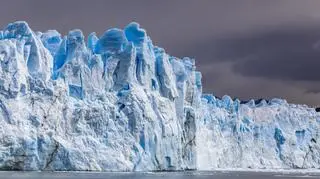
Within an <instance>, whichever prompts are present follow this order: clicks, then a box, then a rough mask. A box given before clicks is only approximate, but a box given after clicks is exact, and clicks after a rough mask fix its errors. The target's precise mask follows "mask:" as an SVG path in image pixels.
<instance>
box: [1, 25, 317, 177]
mask: <svg viewBox="0 0 320 179" xmlns="http://www.w3.org/2000/svg"><path fill="white" fill-rule="evenodd" d="M0 111H1V113H0V114H1V115H0V169H1V170H99V171H101V170H102V171H152V170H184V169H198V170H207V169H215V168H320V136H319V132H320V115H319V114H318V113H317V112H316V111H315V109H313V108H309V107H307V106H305V105H294V104H288V103H287V102H286V101H284V100H281V99H272V100H270V101H266V100H260V101H249V102H247V103H243V102H240V101H239V100H232V99H231V98H230V97H229V96H224V97H223V98H222V99H218V98H216V97H215V96H213V95H208V94H202V84H201V73H200V72H197V71H196V69H195V61H194V60H193V59H190V58H183V59H178V58H175V57H172V56H170V55H168V54H166V52H165V51H164V49H162V48H159V47H157V46H154V45H153V44H152V41H151V39H150V37H149V36H148V35H147V34H146V31H145V30H143V29H141V28H140V27H139V24H137V23H130V24H129V25H127V26H126V27H125V28H124V29H117V28H113V29H110V30H107V31H106V32H105V33H104V34H103V35H102V36H101V37H98V36H97V35H96V34H95V33H91V34H90V35H89V36H88V38H87V39H85V37H84V35H83V33H82V32H81V31H80V30H78V29H76V30H72V31H70V32H69V33H68V34H67V35H66V36H62V35H61V34H60V33H59V32H57V31H55V30H50V31H47V32H43V33H42V32H34V31H32V30H31V29H30V27H29V26H28V24H27V23H26V22H14V23H11V24H9V25H8V26H7V27H5V28H4V29H3V30H2V31H0Z"/></svg>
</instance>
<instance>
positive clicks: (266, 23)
mask: <svg viewBox="0 0 320 179" xmlns="http://www.w3.org/2000/svg"><path fill="white" fill-rule="evenodd" d="M319 7H320V0H135V1H133V0H114V1H112V0H86V1H85V0H54V1H45V0H1V6H0V25H1V27H5V26H6V25H7V24H8V23H9V22H13V21H16V20H25V21H27V22H28V23H29V25H30V26H31V28H32V29H33V30H34V31H46V30H48V29H57V30H58V31H59V32H61V33H62V34H66V33H67V32H68V31H69V30H71V29H74V28H79V29H82V30H83V32H84V33H85V34H88V33H90V32H93V31H95V32H97V33H98V34H102V33H103V32H104V31H105V30H107V29H108V28H111V27H120V28H123V27H124V26H125V25H126V24H128V23H129V22H131V21H136V22H138V23H140V24H141V26H142V27H143V28H145V29H146V30H147V32H148V35H149V36H151V38H152V40H153V42H154V44H155V45H157V46H161V47H163V48H165V49H166V51H167V52H168V53H169V54H171V55H173V56H177V57H184V56H189V57H192V58H195V59H196V64H197V69H198V70H200V71H201V72H202V74H203V85H204V92H208V93H209V92H210V93H214V94H215V95H217V96H222V95H224V94H229V95H230V96H232V97H233V98H236V97H237V98H240V99H243V100H246V99H250V98H272V97H281V98H286V99H287V100H288V101H289V102H294V103H306V104H309V105H312V106H313V105H314V106H320V70H319V68H320V10H319Z"/></svg>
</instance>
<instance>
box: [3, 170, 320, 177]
mask: <svg viewBox="0 0 320 179" xmlns="http://www.w3.org/2000/svg"><path fill="white" fill-rule="evenodd" d="M108 178H112V179H155V178H166V179H292V178H294V179H300V178H301V179H302V178H320V172H318V171H317V172H310V171H308V172H304V171H294V172H293V171H290V172H289V171H280V172H279V171H277V172H272V171H268V172H261V171H250V172H248V171H210V172H155V173H154V172H148V173H145V172H143V173H139V172H135V173H133V172H129V173H103V172H6V171H3V172H0V179H108Z"/></svg>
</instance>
